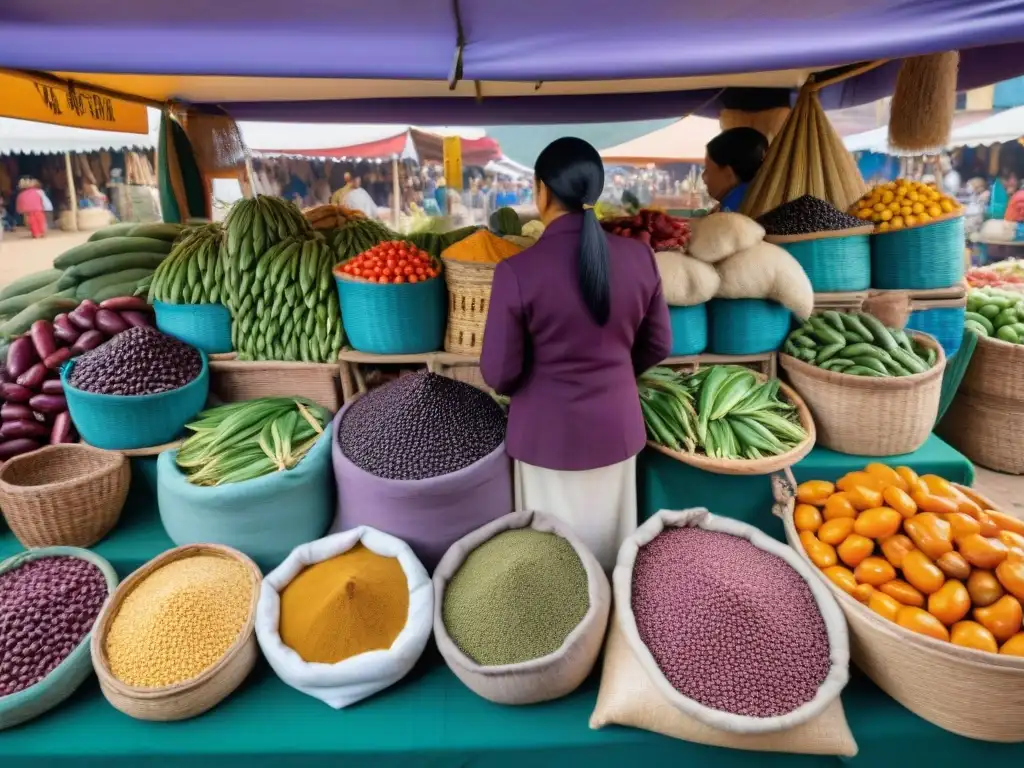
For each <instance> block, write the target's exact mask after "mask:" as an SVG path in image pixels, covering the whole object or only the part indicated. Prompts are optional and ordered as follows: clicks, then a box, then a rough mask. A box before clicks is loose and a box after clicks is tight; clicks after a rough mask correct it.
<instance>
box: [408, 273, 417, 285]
mask: <svg viewBox="0 0 1024 768" xmlns="http://www.w3.org/2000/svg"><path fill="white" fill-rule="evenodd" d="M418 280H419V278H418V277H416V275H409V282H410V283H415V282H417V281H418Z"/></svg>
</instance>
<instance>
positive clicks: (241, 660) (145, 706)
mask: <svg viewBox="0 0 1024 768" xmlns="http://www.w3.org/2000/svg"><path fill="white" fill-rule="evenodd" d="M198 555H207V556H211V555H212V556H214V557H225V558H229V559H232V560H237V561H238V562H240V563H241V564H242V565H244V566H245V567H246V570H248V572H249V575H250V577H251V579H252V601H251V603H250V606H249V615H248V618H247V619H246V622H245V625H244V626H243V627H242V631H241V632H240V633H239V634H238V638H237V639H236V640H235V642H234V644H233V645H232V646H231V647H230V648H229V649H228V650H227V652H226V653H225V654H224V655H223V656H222V657H221V658H220V659H219V660H218V661H217V662H216V663H214V664H213V666H211V667H208V668H207V669H206V670H204V671H203V672H201V673H200V674H199V675H197V676H196V677H194V678H192V679H191V680H186V681H185V682H182V683H175V684H174V685H165V686H163V687H160V688H140V687H137V686H132V685H128V684H126V683H123V682H121V681H120V680H118V679H117V678H116V677H114V674H113V672H111V670H110V661H109V659H108V658H107V635H108V634H109V632H110V625H111V624H112V623H113V621H114V619H115V618H116V617H117V614H118V612H119V611H120V609H121V603H123V602H124V600H125V598H127V597H128V595H130V594H131V593H132V591H133V590H134V589H135V588H136V587H138V586H139V584H140V583H141V582H142V581H143V580H144V579H145V578H146V577H147V576H149V575H150V574H152V573H153V572H154V571H156V570H157V569H159V568H161V567H163V566H165V565H168V564H169V563H172V562H174V561H176V560H181V559H184V558H187V557H195V556H198ZM262 581H263V577H262V575H261V574H260V569H259V568H258V567H257V566H256V563H254V562H253V561H252V560H250V559H249V558H248V557H246V556H245V555H243V554H242V553H241V552H239V551H237V550H235V549H231V547H224V546H220V545H218V544H189V545H186V546H183V547H177V548H175V549H171V550H168V551H167V552H164V553H163V554H162V555H158V556H157V557H156V558H154V559H153V560H150V561H149V562H148V563H146V564H145V565H144V566H142V567H141V568H139V569H138V570H137V571H135V572H134V573H133V574H132V575H131V576H129V577H128V578H127V579H126V580H125V581H123V582H122V583H121V586H120V587H118V588H117V590H116V591H115V592H114V594H113V595H111V596H110V598H109V599H108V600H107V602H106V605H104V606H103V610H102V611H101V612H100V615H99V617H98V618H97V619H96V624H95V625H94V626H93V631H92V645H91V648H90V650H91V654H92V664H93V667H95V669H96V676H97V677H98V678H99V681H100V690H101V691H102V692H103V695H104V696H105V697H106V699H107V701H109V702H110V703H111V705H113V706H114V708H116V709H118V710H120V711H121V712H124V713H125V714H126V715H128V716H130V717H134V718H136V719H138V720H152V721H156V722H171V721H175V720H186V719H188V718H190V717H195V716H197V715H201V714H203V713H204V712H207V711H209V710H210V709H213V707H215V706H217V704H219V703H220V702H221V701H223V700H224V699H225V698H227V697H228V696H229V695H230V694H231V693H232V692H233V691H234V690H235V689H236V688H238V686H240V685H241V684H242V682H243V681H244V680H245V678H246V677H248V675H249V673H250V672H251V671H252V668H253V666H255V664H256V658H257V657H258V656H259V646H258V645H257V644H256V635H255V631H254V628H255V624H256V605H257V603H258V602H259V596H260V584H261V583H262Z"/></svg>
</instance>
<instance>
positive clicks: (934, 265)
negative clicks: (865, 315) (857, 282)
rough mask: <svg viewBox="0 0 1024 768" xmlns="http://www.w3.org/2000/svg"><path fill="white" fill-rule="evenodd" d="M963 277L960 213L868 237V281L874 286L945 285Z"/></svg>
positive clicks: (925, 287) (933, 286)
mask: <svg viewBox="0 0 1024 768" xmlns="http://www.w3.org/2000/svg"><path fill="white" fill-rule="evenodd" d="M963 276H964V219H963V216H962V215H959V214H957V215H955V216H952V217H950V218H946V219H941V220H937V221H934V222H932V223H930V224H926V225H924V226H921V227H913V228H911V229H899V230H896V231H892V232H881V233H878V234H876V235H873V236H872V237H871V284H872V286H874V287H875V288H886V289H892V288H903V289H929V288H947V287H949V286H951V285H956V284H957V283H958V282H960V281H961V280H962V279H963Z"/></svg>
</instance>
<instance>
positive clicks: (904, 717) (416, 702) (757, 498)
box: [0, 439, 1024, 768]
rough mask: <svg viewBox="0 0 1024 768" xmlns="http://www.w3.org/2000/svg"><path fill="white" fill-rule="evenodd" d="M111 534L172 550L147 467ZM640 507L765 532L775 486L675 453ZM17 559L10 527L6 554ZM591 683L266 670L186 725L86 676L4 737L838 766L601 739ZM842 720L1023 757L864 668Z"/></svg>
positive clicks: (651, 469)
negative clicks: (530, 699)
mask: <svg viewBox="0 0 1024 768" xmlns="http://www.w3.org/2000/svg"><path fill="white" fill-rule="evenodd" d="M893 462H894V463H906V464H909V465H910V466H913V467H915V468H916V469H918V470H920V471H922V472H923V471H934V472H937V473H939V474H943V475H944V476H946V477H950V478H951V479H954V480H964V481H966V480H969V479H970V474H971V471H970V465H969V464H968V463H967V462H966V460H965V459H963V458H962V457H960V456H959V454H956V453H955V452H954V451H952V449H950V448H949V447H948V446H946V445H945V444H944V443H942V442H941V441H939V440H937V439H933V440H932V441H930V442H929V444H928V445H927V446H925V448H923V449H922V450H921V451H919V452H918V453H917V454H915V455H913V456H911V457H900V458H899V460H898V461H897V460H893ZM864 463H866V462H864V460H863V459H858V458H851V457H839V456H838V455H837V454H833V453H831V452H828V451H815V452H814V453H813V454H812V455H811V456H810V457H808V459H806V460H805V461H804V462H802V463H801V465H800V466H799V467H798V468H797V476H798V477H799V478H802V479H806V478H808V477H812V476H813V477H836V476H838V475H841V474H843V473H845V472H846V471H848V470H849V469H853V468H856V467H859V466H861V465H862V464H864ZM135 469H136V473H135V477H136V481H137V482H136V483H135V484H134V485H133V492H132V495H131V497H130V500H129V504H128V506H127V507H126V509H125V511H124V514H123V517H122V520H121V523H120V524H119V526H118V528H117V530H116V532H115V533H114V534H113V535H112V536H110V537H109V538H108V539H106V540H104V541H102V542H100V544H98V545H97V547H96V551H97V552H99V553H100V554H102V555H103V556H104V557H106V558H107V559H109V560H110V561H111V562H112V563H113V564H114V566H115V567H116V568H117V570H118V572H119V573H120V574H121V575H122V576H125V575H127V574H128V573H129V572H130V571H132V570H133V569H135V568H137V567H138V566H139V565H141V564H142V563H143V562H145V561H146V560H149V559H150V558H152V557H153V556H155V555H156V554H158V553H159V552H162V551H164V550H165V549H168V548H170V547H171V546H172V543H171V541H170V540H169V539H168V538H167V535H166V534H165V533H164V531H163V528H162V527H161V525H160V520H159V516H158V515H157V513H156V508H155V504H154V502H153V499H152V496H151V493H150V492H151V486H150V485H149V484H148V483H147V473H146V471H145V465H139V466H137V467H136V468H135ZM640 478H641V488H642V489H643V491H644V496H645V507H644V509H645V511H646V512H647V513H648V514H649V513H650V511H655V510H657V509H659V508H662V507H669V508H682V507H686V506H693V505H706V506H708V507H710V508H711V509H712V511H716V512H719V513H722V514H732V515H733V516H736V517H741V519H746V520H749V521H751V522H755V523H757V524H759V525H764V524H765V523H767V524H768V525H766V526H765V527H767V528H769V530H771V526H772V525H774V519H773V518H772V517H771V514H770V511H769V507H770V489H769V488H768V485H767V482H768V481H767V479H765V478H722V477H717V478H713V479H714V480H715V482H714V483H710V482H709V480H710V479H712V478H710V476H707V475H704V473H701V472H697V471H695V470H689V469H688V468H687V467H684V466H683V465H681V464H679V463H678V462H675V461H672V460H670V459H664V460H662V457H660V456H656V455H647V454H645V456H644V457H643V460H642V462H641V470H640ZM18 549H20V547H19V545H18V543H17V541H16V540H15V539H14V538H13V536H12V535H11V534H10V532H8V531H3V532H2V533H0V559H2V558H4V557H6V556H8V555H10V554H12V553H13V552H15V551H17V550H18ZM597 682H598V680H597V674H596V673H595V674H594V675H593V676H592V677H591V679H590V680H589V681H588V682H587V683H586V684H585V685H584V686H583V687H582V688H581V689H580V690H578V691H576V692H575V693H574V694H572V695H571V696H568V697H566V698H564V699H561V700H559V701H555V702H551V703H548V704H543V705H538V706H532V707H502V706H498V705H495V704H490V703H489V702H486V701H484V700H483V699H480V698H478V697H477V696H476V695H474V694H473V693H471V692H470V691H469V690H468V689H467V688H465V686H463V685H462V684H461V683H460V682H459V681H458V680H457V679H456V678H455V677H454V675H452V674H451V673H450V672H449V671H448V670H447V668H446V667H444V665H443V664H442V662H441V661H440V660H439V658H438V657H437V655H436V651H434V650H433V649H431V650H429V651H428V653H427V655H426V656H425V658H424V659H423V660H422V661H421V663H420V665H419V666H418V667H417V669H416V670H415V671H414V672H413V673H412V674H411V675H410V676H409V677H408V678H407V679H406V680H404V681H402V682H401V683H399V684H398V685H397V686H395V687H393V688H391V689H389V690H387V691H385V692H383V693H381V694H379V695H377V696H375V697H373V698H371V699H369V700H367V701H365V702H362V703H360V704H358V705H356V706H354V707H352V708H350V709H348V710H344V711H341V712H336V711H335V710H332V709H331V708H329V707H328V706H327V705H325V704H323V703H321V702H319V701H316V700H315V699H312V698H310V697H307V696H304V695H303V694H300V693H298V692H296V691H294V690H292V689H291V688H288V687H287V686H285V685H284V684H283V683H281V682H280V681H279V680H278V679H277V678H276V677H275V676H274V675H273V673H272V672H271V671H270V669H269V668H268V667H267V666H266V664H265V663H264V662H262V661H261V662H260V663H259V665H258V666H257V669H256V671H255V672H254V673H253V675H252V676H251V677H250V678H249V680H248V681H247V682H246V683H245V685H243V687H242V688H241V689H240V690H239V691H237V692H235V693H234V694H233V695H232V696H231V697H229V698H228V699H227V700H226V701H225V702H223V703H222V704H221V705H220V706H219V707H217V708H216V709H214V710H213V711H211V712H209V713H207V714H206V715H204V716H202V717H199V718H196V719H193V720H189V721H186V722H182V723H144V722H140V721H136V720H132V719H131V718H128V717H126V716H125V715H122V714H121V713H120V712H118V711H117V710H115V709H113V708H112V707H111V706H110V705H109V704H107V702H106V700H105V699H103V697H102V695H101V694H100V691H99V688H98V685H97V684H96V682H95V680H90V681H89V682H88V683H86V684H85V685H84V686H83V687H82V689H81V690H79V691H78V693H76V694H75V695H74V696H73V697H72V698H71V699H70V700H69V701H68V702H66V703H65V704H64V705H62V706H61V707H59V708H58V709H56V710H54V711H53V712H51V713H49V714H48V715H45V716H43V717H41V718H39V719H37V720H35V721H33V722H31V723H27V724H25V725H23V726H21V727H18V728H15V729H12V730H9V731H3V732H0V766H2V767H3V768H22V767H24V768H41V767H42V766H47V765H56V764H74V765H89V766H92V765H95V766H103V767H104V768H108V767H114V768H119V767H120V766H125V767H126V768H127V766H133V767H134V766H139V765H143V764H144V763H143V761H144V760H152V761H155V762H152V763H150V764H152V765H155V766H158V767H159V768H165V767H166V768H173V767H174V766H183V767H184V766H187V768H197V767H198V766H216V768H229V766H238V768H257V767H259V766H267V767H268V768H271V767H273V768H283V767H286V766H292V765H294V766H303V768H306V767H307V766H321V765H322V766H339V765H343V766H345V767H346V768H358V767H359V766H373V768H390V766H404V765H412V766H417V767H421V766H438V768H440V767H441V766H453V765H467V766H468V765H472V766H488V767H490V766H494V767H495V768H520V767H524V768H525V767H527V766H528V768H542V767H544V766H552V767H553V768H566V766H573V767H574V766H577V765H579V766H587V767H588V768H590V767H593V768H597V767H599V766H624V765H630V764H637V765H652V766H653V765H657V766H660V765H669V764H686V763H690V764H710V763H712V762H713V763H714V765H715V766H716V768H718V767H719V766H721V767H723V768H731V767H732V766H736V767H737V768H790V767H792V768H804V766H838V765H839V762H840V761H839V760H837V759H835V758H822V757H807V756H802V757H796V756H792V755H781V754H766V753H751V752H740V751H732V750H724V749H717V748H712V747H702V746H699V745H695V744H689V743H686V742H681V741H676V740H673V739H668V738H665V737H662V736H658V735H655V734H651V733H647V732H644V731H639V730H634V729H627V728H618V727H611V728H606V729H603V730H601V731H591V730H590V729H589V727H588V719H589V716H590V712H591V710H592V709H593V706H594V699H595V696H596V692H597ZM843 702H844V704H845V708H846V715H847V718H848V720H849V722H850V726H851V728H852V730H853V733H854V736H855V738H856V739H857V742H858V745H859V747H860V753H859V755H858V756H857V757H856V758H854V759H852V760H850V761H848V762H850V763H852V764H853V765H857V766H860V765H863V766H865V768H868V767H870V768H880V767H885V768H887V767H888V766H899V765H915V766H916V765H921V766H928V768H943V767H944V766H950V768H954V767H955V768H962V766H963V765H964V764H965V763H967V762H970V761H976V762H980V761H982V760H985V761H999V762H1001V763H1003V762H1004V763H1006V764H1009V762H1010V761H1013V760H1016V761H1018V762H1019V761H1020V760H1021V759H1024V745H1017V746H1008V745H997V744H984V743H981V742H972V741H969V740H967V739H963V738H960V737H957V736H953V735H952V734H949V733H946V732H944V731H942V730H940V729H938V728H936V727H934V726H932V725H929V724H928V723H926V722H924V721H923V720H921V719H920V718H918V717H917V716H915V715H913V714H912V713H910V712H909V711H907V710H906V709H904V708H903V707H901V706H900V705H898V704H897V703H896V702H894V701H893V700H892V699H890V698H889V697H888V696H886V695H885V694H884V693H882V692H881V691H880V690H879V689H878V688H876V687H875V686H874V685H873V684H872V683H870V682H869V681H867V680H866V679H864V678H862V677H860V676H859V675H857V674H855V675H854V679H853V681H852V682H851V683H850V685H849V686H848V687H847V689H846V690H845V691H844V693H843Z"/></svg>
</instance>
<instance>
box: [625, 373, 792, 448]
mask: <svg viewBox="0 0 1024 768" xmlns="http://www.w3.org/2000/svg"><path fill="white" fill-rule="evenodd" d="M637 387H638V388H639V390H640V408H641V410H642V411H643V414H644V422H645V424H646V425H647V434H648V436H649V437H650V438H651V440H652V441H654V442H655V443H657V444H658V445H663V446H665V447H666V448H669V449H671V450H673V451H685V452H687V453H698V452H702V453H704V454H705V455H707V456H708V457H709V458H712V459H763V458H767V457H769V456H778V455H779V454H781V453H785V452H786V451H789V450H792V449H793V448H794V447H796V446H797V445H798V444H799V443H801V442H803V441H804V440H805V439H806V438H807V433H806V432H805V431H804V428H803V427H802V426H801V425H800V421H799V417H798V415H797V412H796V406H794V405H793V404H792V403H788V402H786V401H784V400H782V399H781V398H780V397H779V382H778V380H775V379H773V380H771V381H766V382H760V381H758V378H757V376H755V375H754V373H753V372H752V371H750V370H749V369H747V368H743V367H741V366H738V365H713V366H711V367H709V368H704V369H702V370H700V371H698V372H697V373H691V374H687V373H680V372H677V371H673V370H671V369H669V368H652V369H650V370H649V371H647V372H646V373H644V374H642V375H641V376H640V378H639V379H637Z"/></svg>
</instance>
